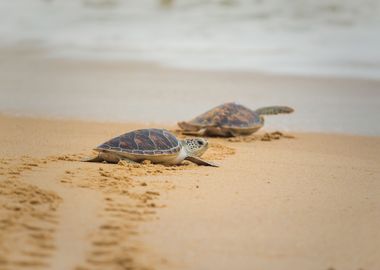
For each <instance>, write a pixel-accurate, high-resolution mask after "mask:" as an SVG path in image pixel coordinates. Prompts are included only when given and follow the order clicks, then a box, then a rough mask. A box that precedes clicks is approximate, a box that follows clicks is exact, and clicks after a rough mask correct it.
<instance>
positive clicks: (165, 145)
mask: <svg viewBox="0 0 380 270" xmlns="http://www.w3.org/2000/svg"><path fill="white" fill-rule="evenodd" d="M96 149H97V150H108V151H116V152H126V153H130V154H138V155H172V154H176V153H178V152H179V151H180V150H181V143H180V142H179V140H178V139H177V138H176V137H175V136H174V135H173V134H172V133H170V132H169V131H167V130H165V129H154V128H150V129H139V130H135V131H131V132H128V133H125V134H123V135H120V136H118V137H115V138H113V139H111V140H109V141H107V142H105V143H103V144H101V145H99V146H98V147H97V148H96Z"/></svg>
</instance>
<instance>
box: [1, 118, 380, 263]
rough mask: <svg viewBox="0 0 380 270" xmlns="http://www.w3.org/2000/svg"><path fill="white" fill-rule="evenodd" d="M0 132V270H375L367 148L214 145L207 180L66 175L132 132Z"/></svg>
mask: <svg viewBox="0 0 380 270" xmlns="http://www.w3.org/2000/svg"><path fill="white" fill-rule="evenodd" d="M0 126H1V130H2V132H1V133H0V147H1V149H2V155H1V160H0V162H1V164H0V185H1V188H0V204H1V207H0V211H1V212H0V217H1V219H0V226H1V230H0V254H1V255H0V268H1V269H77V270H79V269H326V270H327V269H337V270H338V269H355V270H357V269H365V270H369V269H378V268H379V267H380V259H379V258H380V253H379V250H380V244H379V243H380V233H379V230H378V228H379V225H380V215H379V210H380V209H379V203H380V201H379V196H378V195H379V190H380V186H379V179H380V170H379V165H378V164H379V162H380V160H379V155H378V153H379V151H380V138H378V137H364V136H349V135H333V134H308V133H290V134H288V135H291V136H294V138H280V139H279V140H271V141H262V140H261V139H260V138H261V137H262V135H263V132H260V133H259V134H257V135H255V136H252V137H250V138H249V139H245V140H236V141H233V140H232V141H231V140H228V139H220V138H219V139H218V138H216V139H210V149H209V150H208V151H207V152H206V154H205V158H207V159H209V160H213V161H215V162H218V163H219V164H220V165H221V167H220V168H211V167H199V166H196V165H193V164H191V163H187V162H185V163H184V164H183V165H182V166H175V167H165V166H162V165H152V164H147V165H111V164H98V163H83V162H80V159H81V158H83V157H85V156H88V155H91V153H92V151H91V149H92V148H93V147H94V146H96V145H98V144H99V143H100V142H103V141H104V140H106V139H108V138H110V137H111V136H116V135H119V134H121V133H124V132H126V131H128V130H131V129H134V128H139V127H146V125H143V124H125V123H104V122H103V123H100V122H84V121H77V120H48V119H41V118H26V117H11V116H6V115H2V116H1V117H0ZM167 128H169V129H174V128H175V127H170V126H167ZM291 136H289V137H291Z"/></svg>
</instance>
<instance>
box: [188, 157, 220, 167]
mask: <svg viewBox="0 0 380 270" xmlns="http://www.w3.org/2000/svg"><path fill="white" fill-rule="evenodd" d="M185 159H186V160H189V161H191V162H193V163H195V164H198V165H203V166H211V167H219V165H217V164H215V163H212V162H209V161H206V160H203V159H200V158H199V157H194V156H187V157H186V158H185Z"/></svg>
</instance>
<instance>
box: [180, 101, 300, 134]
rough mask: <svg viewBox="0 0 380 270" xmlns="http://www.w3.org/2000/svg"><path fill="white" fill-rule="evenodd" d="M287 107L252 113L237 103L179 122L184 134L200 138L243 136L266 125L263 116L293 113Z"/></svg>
mask: <svg viewBox="0 0 380 270" xmlns="http://www.w3.org/2000/svg"><path fill="white" fill-rule="evenodd" d="M293 111H294V110H293V109H292V108H290V107H286V106H271V107H263V108H259V109H257V110H255V111H252V110H250V109H248V108H246V107H244V106H242V105H239V104H236V103H225V104H222V105H219V106H217V107H215V108H213V109H211V110H209V111H207V112H205V113H203V114H201V115H199V116H197V117H195V118H194V119H192V120H190V121H189V122H179V123H178V126H179V127H180V128H181V129H182V130H183V133H184V134H192V135H200V136H222V137H230V136H242V135H249V134H252V133H253V132H256V131H257V130H259V129H260V128H261V127H262V126H263V125H264V117H263V115H270V114H280V113H291V112H293Z"/></svg>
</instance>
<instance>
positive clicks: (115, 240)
mask: <svg viewBox="0 0 380 270" xmlns="http://www.w3.org/2000/svg"><path fill="white" fill-rule="evenodd" d="M134 165H138V164H134ZM154 166H155V165H152V164H150V166H147V167H144V166H142V165H140V166H139V167H136V166H135V167H133V168H134V169H135V170H134V173H135V174H137V175H141V174H143V171H144V170H146V169H147V168H148V167H149V168H150V169H149V170H150V171H152V172H153V171H154V169H152V167H154ZM129 172H130V171H129V170H128V167H126V166H125V165H109V164H88V163H86V164H83V166H82V167H81V168H77V169H74V170H68V171H66V174H65V176H64V178H63V179H62V180H61V182H62V183H64V184H65V185H68V186H70V187H72V188H75V187H76V188H80V189H81V190H88V189H91V190H94V191H95V190H96V191H100V192H101V193H102V194H103V209H102V210H101V213H100V215H99V220H100V221H101V222H100V224H99V226H98V227H97V228H96V229H95V230H94V231H93V232H92V234H91V237H90V238H89V241H90V247H89V249H88V250H87V253H86V258H85V261H84V262H82V263H80V264H78V266H77V267H76V268H75V269H77V270H82V269H105V268H106V269H150V268H149V267H145V266H142V265H139V264H138V263H136V262H135V261H134V257H135V255H136V253H139V252H143V249H144V245H143V244H142V243H139V241H138V239H137V238H138V227H139V225H140V223H141V222H146V221H149V220H151V219H153V218H154V216H155V214H156V209H157V208H160V207H163V206H162V205H161V206H160V205H158V204H157V202H155V200H156V198H157V197H158V196H159V195H160V193H159V192H158V191H156V190H157V189H161V190H168V189H171V188H173V187H172V185H171V184H170V183H168V182H162V183H157V182H156V183H154V184H152V183H149V184H147V183H146V182H143V181H141V180H139V179H138V177H136V178H134V179H132V178H130V177H129V176H127V175H129ZM149 189H153V190H154V191H153V190H149Z"/></svg>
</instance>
